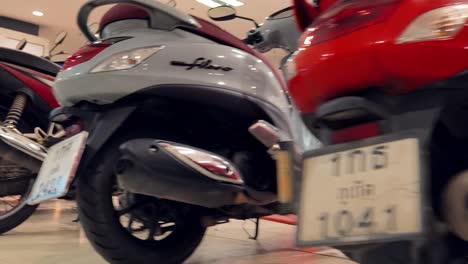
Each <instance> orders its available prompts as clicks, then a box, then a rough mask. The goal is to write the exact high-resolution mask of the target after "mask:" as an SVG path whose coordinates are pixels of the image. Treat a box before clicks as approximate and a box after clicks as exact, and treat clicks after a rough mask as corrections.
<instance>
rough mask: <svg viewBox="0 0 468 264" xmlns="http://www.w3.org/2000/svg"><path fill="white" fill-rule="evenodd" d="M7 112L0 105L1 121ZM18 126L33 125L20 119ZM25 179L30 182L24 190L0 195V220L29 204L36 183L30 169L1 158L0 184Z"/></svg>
mask: <svg viewBox="0 0 468 264" xmlns="http://www.w3.org/2000/svg"><path fill="white" fill-rule="evenodd" d="M6 112H8V109H6V108H5V107H4V106H2V105H0V121H3V120H4V119H5V115H6ZM18 126H20V128H21V130H23V129H29V128H30V127H31V126H30V125H28V124H26V123H25V122H24V120H20V123H19V124H18ZM23 180H24V181H27V182H28V184H27V185H26V186H25V188H24V191H23V192H20V193H15V194H13V195H3V196H0V221H2V220H4V219H7V218H9V217H11V216H12V215H14V214H16V213H17V212H18V211H20V210H21V209H23V208H24V207H25V206H26V205H27V203H26V200H27V198H28V196H29V193H30V191H31V187H32V185H33V183H34V181H33V180H31V173H30V172H29V170H27V169H25V168H21V167H18V166H16V165H15V164H14V163H13V162H9V161H6V160H1V158H0V185H3V186H8V184H9V183H12V182H13V183H14V182H18V181H23Z"/></svg>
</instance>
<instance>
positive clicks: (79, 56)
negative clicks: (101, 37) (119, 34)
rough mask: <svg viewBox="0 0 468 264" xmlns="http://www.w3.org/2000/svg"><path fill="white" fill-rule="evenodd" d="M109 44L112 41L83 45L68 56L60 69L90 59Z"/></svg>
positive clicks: (65, 68) (68, 67)
mask: <svg viewBox="0 0 468 264" xmlns="http://www.w3.org/2000/svg"><path fill="white" fill-rule="evenodd" d="M111 45H112V43H110V42H99V43H92V44H89V45H86V46H84V47H83V48H81V49H80V50H78V51H77V52H76V53H75V54H73V55H71V56H70V57H68V59H67V60H66V61H65V63H64V64H63V67H62V71H64V70H67V69H70V68H71V67H73V66H76V65H79V64H81V63H84V62H87V61H89V60H90V59H92V58H94V57H95V56H96V55H98V54H99V53H100V52H102V51H103V50H105V49H106V48H108V47H109V46H111Z"/></svg>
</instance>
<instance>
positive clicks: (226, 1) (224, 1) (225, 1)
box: [197, 0, 244, 8]
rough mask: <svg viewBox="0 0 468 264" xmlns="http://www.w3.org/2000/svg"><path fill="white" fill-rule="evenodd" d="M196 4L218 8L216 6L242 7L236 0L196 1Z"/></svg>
mask: <svg viewBox="0 0 468 264" xmlns="http://www.w3.org/2000/svg"><path fill="white" fill-rule="evenodd" d="M197 2H199V3H202V4H204V5H206V6H208V7H211V8H213V7H218V6H224V5H228V6H242V5H244V3H242V2H240V1H237V0H197Z"/></svg>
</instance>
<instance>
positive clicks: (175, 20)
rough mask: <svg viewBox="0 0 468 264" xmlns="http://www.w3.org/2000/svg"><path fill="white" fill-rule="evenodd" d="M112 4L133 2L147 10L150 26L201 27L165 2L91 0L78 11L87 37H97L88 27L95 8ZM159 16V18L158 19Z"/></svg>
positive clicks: (80, 24) (170, 28)
mask: <svg viewBox="0 0 468 264" xmlns="http://www.w3.org/2000/svg"><path fill="white" fill-rule="evenodd" d="M110 4H132V5H136V6H139V7H141V8H143V9H144V10H146V11H147V12H148V14H149V15H150V27H151V28H154V29H162V30H172V29H174V28H176V27H187V28H192V29H193V28H195V29H196V28H199V27H200V25H199V24H198V22H197V21H196V20H195V19H194V18H193V17H191V16H190V15H187V14H185V13H182V12H180V11H178V10H177V9H175V8H172V7H169V6H166V5H165V4H163V3H160V2H157V1H152V0H90V1H88V2H87V3H86V4H84V5H83V6H82V7H81V9H80V11H79V13H78V27H79V28H80V30H81V32H83V34H84V35H85V37H86V38H87V39H88V40H89V41H91V42H93V41H96V40H97V38H96V36H94V34H93V33H92V32H90V31H89V28H88V18H89V15H90V14H91V12H92V11H93V9H95V8H97V7H100V6H104V5H110ZM156 17H158V19H156Z"/></svg>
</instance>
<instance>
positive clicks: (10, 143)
mask: <svg viewBox="0 0 468 264" xmlns="http://www.w3.org/2000/svg"><path fill="white" fill-rule="evenodd" d="M46 156H47V149H46V148H45V147H44V146H42V145H40V144H39V143H37V142H35V141H33V140H31V139H29V138H27V137H25V136H23V135H22V134H20V133H18V132H16V131H14V130H12V129H9V128H7V127H4V126H2V125H0V157H1V158H2V159H4V160H8V161H10V162H13V163H15V164H17V165H18V166H21V167H24V168H27V169H29V170H30V171H31V172H33V173H36V172H38V171H39V169H40V168H41V165H42V161H43V160H44V159H45V157H46Z"/></svg>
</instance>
